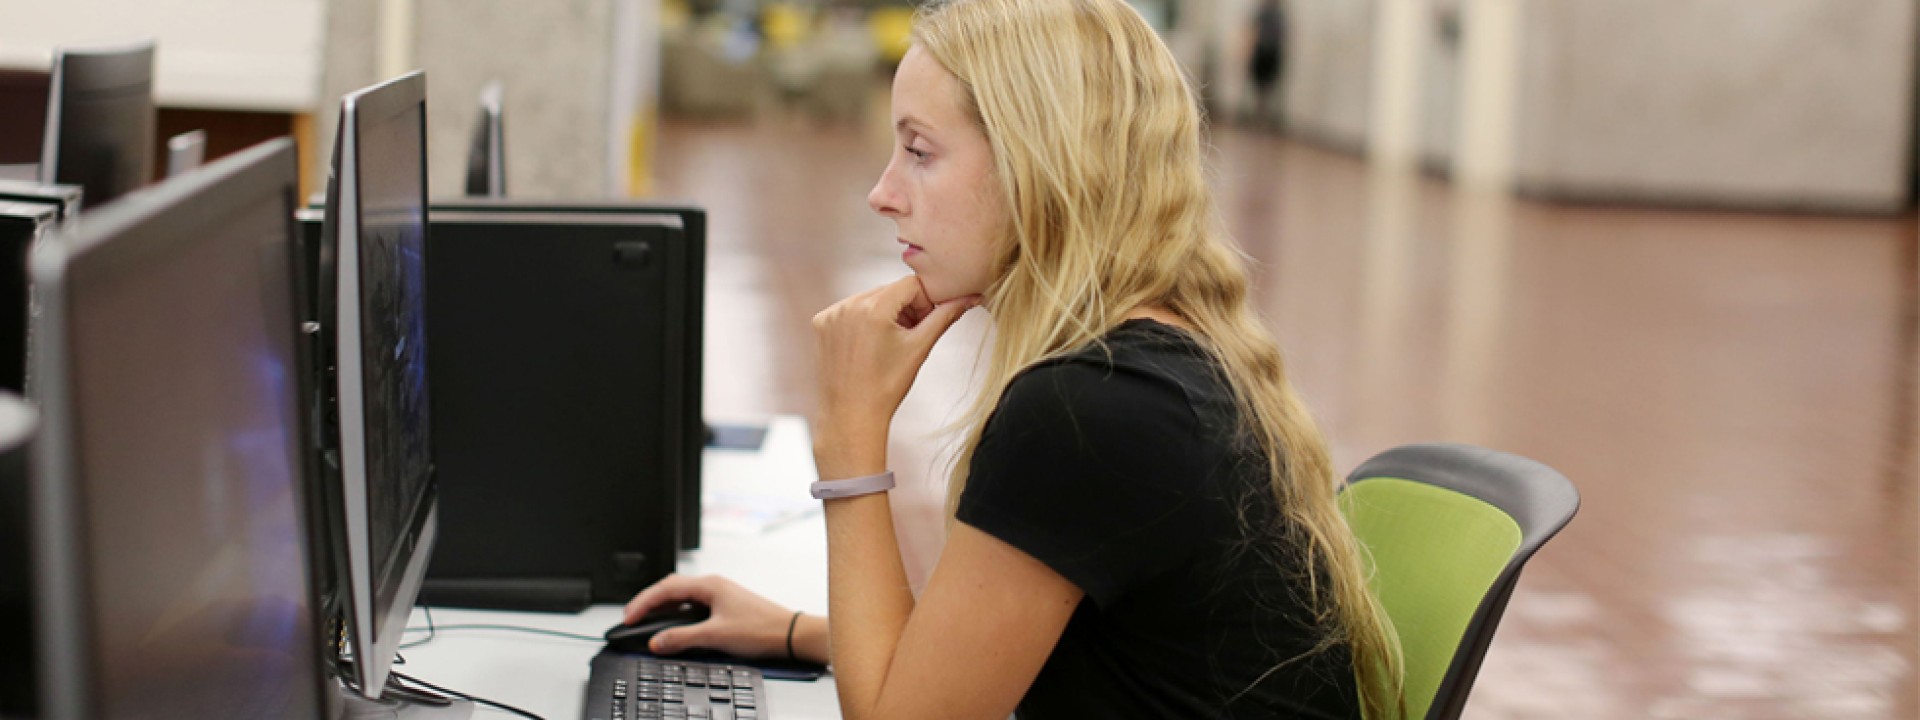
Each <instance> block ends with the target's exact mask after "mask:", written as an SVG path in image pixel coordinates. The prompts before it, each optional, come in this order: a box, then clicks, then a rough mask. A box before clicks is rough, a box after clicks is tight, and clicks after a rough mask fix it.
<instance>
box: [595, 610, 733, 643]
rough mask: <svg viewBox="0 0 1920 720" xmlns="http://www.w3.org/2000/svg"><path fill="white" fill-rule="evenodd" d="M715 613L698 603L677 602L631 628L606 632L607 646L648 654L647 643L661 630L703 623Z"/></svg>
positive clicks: (645, 617) (621, 627) (616, 626)
mask: <svg viewBox="0 0 1920 720" xmlns="http://www.w3.org/2000/svg"><path fill="white" fill-rule="evenodd" d="M712 615H713V611H711V610H709V609H707V606H705V605H702V604H700V603H697V602H692V601H687V602H681V603H674V604H670V605H666V606H663V607H659V608H656V609H654V611H653V612H650V613H647V614H646V616H644V617H642V618H640V619H639V620H638V621H636V622H634V623H633V624H631V625H615V626H613V627H612V628H609V629H608V630H607V647H610V648H613V649H614V650H618V651H621V652H648V650H647V643H649V642H652V641H653V636H654V635H657V634H659V633H660V631H662V630H666V629H669V628H677V627H680V626H683V625H692V624H694V623H697V622H703V621H705V620H706V619H707V618H709V617H712Z"/></svg>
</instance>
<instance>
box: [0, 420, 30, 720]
mask: <svg viewBox="0 0 1920 720" xmlns="http://www.w3.org/2000/svg"><path fill="white" fill-rule="evenodd" d="M38 427H39V420H38V418H37V416H36V413H34V412H33V410H32V409H31V408H30V407H29V406H28V405H27V404H26V403H25V402H23V401H22V400H21V399H20V398H19V397H17V396H14V395H13V394H11V393H4V392H0V717H4V718H31V717H37V716H38V715H37V712H38V703H37V701H36V698H37V697H38V691H37V688H35V687H34V684H35V682H36V678H37V677H38V672H37V671H36V670H35V666H36V663H35V660H34V658H35V654H36V648H35V647H34V638H35V633H34V617H33V588H34V582H33V562H32V552H31V547H30V546H29V541H30V539H31V536H32V517H33V512H32V510H31V509H29V504H30V502H31V495H30V494H29V492H28V489H27V481H28V478H27V453H28V449H29V447H30V445H31V441H32V440H33V437H34V435H35V434H36V430H37V429H38Z"/></svg>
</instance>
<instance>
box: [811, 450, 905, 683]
mask: <svg viewBox="0 0 1920 720" xmlns="http://www.w3.org/2000/svg"><path fill="white" fill-rule="evenodd" d="M823 429H824V428H823ZM821 439H822V440H823V442H822V443H820V444H817V445H816V447H815V458H814V459H815V463H816V464H817V465H818V467H819V468H820V476H821V477H823V478H827V479H840V478H847V477H858V476H862V475H871V474H876V473H880V472H884V471H885V470H886V440H885V436H884V435H880V436H879V437H878V438H877V439H875V438H872V437H866V438H861V439H860V440H859V441H855V442H849V441H845V440H841V439H838V438H834V437H832V436H830V435H829V436H823V437H822V438H821ZM825 505H826V521H827V607H828V611H829V613H830V614H829V617H831V618H832V622H831V623H828V635H829V638H830V640H831V647H832V651H831V655H832V660H833V672H834V676H835V683H836V684H837V685H838V689H839V693H840V708H841V713H842V714H843V715H845V716H846V717H850V718H857V717H862V716H865V715H867V714H868V713H867V712H866V710H869V709H871V708H872V707H873V706H874V704H875V702H876V701H878V699H879V697H880V689H881V687H883V686H884V685H885V684H886V676H887V668H888V666H889V665H891V664H892V662H893V654H894V648H895V646H896V644H897V643H898V642H899V640H900V633H901V632H902V631H903V630H904V629H905V627H906V624H907V617H908V616H909V615H910V614H912V612H913V593H912V591H911V590H910V589H909V588H908V585H907V572H906V568H905V566H903V565H902V563H901V560H900V544H899V541H898V540H897V539H896V537H895V535H894V530H893V511H892V508H891V505H890V504H889V503H888V501H887V495H886V493H875V494H871V495H862V496H859V497H851V498H844V499H839V500H828V501H825ZM803 619H804V618H803ZM797 649H798V648H796V651H797Z"/></svg>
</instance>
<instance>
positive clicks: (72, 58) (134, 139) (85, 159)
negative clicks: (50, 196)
mask: <svg viewBox="0 0 1920 720" xmlns="http://www.w3.org/2000/svg"><path fill="white" fill-rule="evenodd" d="M46 132H47V134H46V139H45V140H44V141H43V142H42V143H41V146H40V181H41V182H45V183H63V184H68V185H79V186H80V187H81V188H83V189H85V191H86V197H87V203H88V204H90V205H92V206H94V207H99V206H100V205H103V204H105V203H106V202H108V201H110V200H112V199H114V198H117V197H119V196H121V195H123V194H125V193H127V192H129V191H131V190H134V189H136V188H139V187H141V186H144V185H146V184H147V182H148V181H149V180H151V179H152V178H153V141H154V132H155V130H154V110H153V41H151V40H148V41H144V42H139V43H134V44H132V45H126V46H121V47H111V48H84V49H82V48H62V49H59V50H57V51H55V53H54V58H53V86H52V90H51V93H50V95H49V97H48V99H47V130H46Z"/></svg>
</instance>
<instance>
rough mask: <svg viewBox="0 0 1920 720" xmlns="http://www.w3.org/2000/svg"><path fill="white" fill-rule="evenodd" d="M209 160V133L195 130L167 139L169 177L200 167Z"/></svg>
mask: <svg viewBox="0 0 1920 720" xmlns="http://www.w3.org/2000/svg"><path fill="white" fill-rule="evenodd" d="M206 159H207V132H206V131H205V130H194V131H191V132H183V133H180V134H179V135H175V136H173V137H170V138H167V177H178V176H179V175H181V174H183V173H185V172H187V171H188V170H192V169H194V168H197V167H200V163H202V162H205V161H206Z"/></svg>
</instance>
